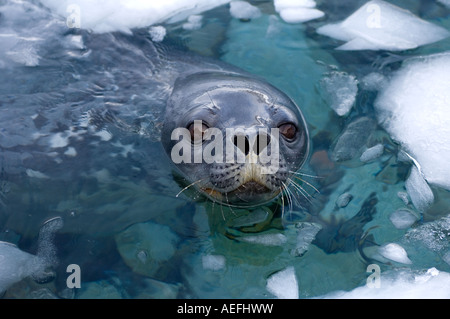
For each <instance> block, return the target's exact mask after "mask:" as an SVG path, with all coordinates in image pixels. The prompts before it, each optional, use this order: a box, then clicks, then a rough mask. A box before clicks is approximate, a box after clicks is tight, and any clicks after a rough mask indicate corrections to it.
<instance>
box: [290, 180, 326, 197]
mask: <svg viewBox="0 0 450 319" xmlns="http://www.w3.org/2000/svg"><path fill="white" fill-rule="evenodd" d="M293 177H294V178H295V179H298V180H299V181H301V182H303V183H305V184H306V185H308V186H309V187H311V188H312V189H314V190H315V191H316V192H317V194H320V191H319V190H318V189H317V188H316V187H315V186H314V185H313V184H311V183H309V182H307V181H305V180H304V179H303V178H300V177H298V176H293ZM290 180H291V181H292V179H290Z"/></svg>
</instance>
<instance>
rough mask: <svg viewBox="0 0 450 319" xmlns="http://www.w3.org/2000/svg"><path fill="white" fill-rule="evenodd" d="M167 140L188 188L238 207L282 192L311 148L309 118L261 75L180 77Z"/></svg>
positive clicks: (168, 114) (168, 110)
mask: <svg viewBox="0 0 450 319" xmlns="http://www.w3.org/2000/svg"><path fill="white" fill-rule="evenodd" d="M162 142H163V145H164V148H165V150H166V152H167V154H168V155H169V156H170V157H171V159H172V161H173V162H174V163H175V165H176V166H177V167H178V168H179V170H180V171H181V172H182V173H183V175H184V176H185V177H186V178H187V180H188V181H189V183H191V186H194V185H195V187H196V188H198V189H199V190H200V191H201V192H202V193H204V194H205V195H206V196H208V197H209V198H211V199H212V200H214V201H217V202H220V203H222V204H225V205H230V206H241V207H248V206H257V205H260V204H262V203H265V202H268V201H270V200H273V199H274V198H275V197H277V196H278V195H279V194H280V192H281V191H282V190H283V188H285V187H287V184H289V177H290V176H291V175H292V174H293V173H294V172H296V171H297V170H298V169H300V167H301V166H302V165H303V163H304V162H305V161H306V158H307V155H308V151H309V136H308V130H307V126H306V123H305V120H304V117H303V115H302V113H301V111H300V109H299V108H298V107H297V105H296V104H295V103H294V102H293V101H292V100H291V99H290V98H289V97H287V96H286V95H285V94H284V93H283V92H281V91H280V90H278V89H276V88H275V87H273V86H272V85H270V84H268V83H266V82H264V81H262V80H259V79H256V78H253V77H251V76H247V75H242V74H239V73H231V72H222V71H208V72H198V73H193V74H189V75H186V76H182V77H180V78H178V79H177V81H176V82H175V85H174V89H173V91H172V94H171V96H170V98H169V99H168V102H167V108H166V115H165V120H164V126H163V129H162Z"/></svg>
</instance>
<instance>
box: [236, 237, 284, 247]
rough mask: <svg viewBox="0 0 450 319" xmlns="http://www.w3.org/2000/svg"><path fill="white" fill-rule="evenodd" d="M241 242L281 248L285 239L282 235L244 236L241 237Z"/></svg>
mask: <svg viewBox="0 0 450 319" xmlns="http://www.w3.org/2000/svg"><path fill="white" fill-rule="evenodd" d="M241 240H242V241H245V242H248V243H253V244H260V245H264V246H281V245H283V244H285V243H286V242H287V238H286V236H284V235H283V234H263V235H253V236H245V237H242V238H241Z"/></svg>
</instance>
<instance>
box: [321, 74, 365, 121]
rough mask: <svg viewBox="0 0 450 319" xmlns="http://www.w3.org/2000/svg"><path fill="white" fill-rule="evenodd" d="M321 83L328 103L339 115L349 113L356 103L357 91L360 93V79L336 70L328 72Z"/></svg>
mask: <svg viewBox="0 0 450 319" xmlns="http://www.w3.org/2000/svg"><path fill="white" fill-rule="evenodd" d="M320 84H321V87H322V94H323V95H324V98H325V100H326V102H327V104H328V105H329V106H330V107H331V108H332V109H333V110H334V111H335V112H336V114H337V115H339V116H344V115H347V114H348V113H349V112H350V110H351V108H352V106H353V104H354V103H355V99H356V93H358V81H357V80H356V78H355V76H353V75H350V74H347V73H345V72H338V71H334V72H331V73H329V74H327V75H326V76H325V77H324V78H323V79H322V80H321V81H320Z"/></svg>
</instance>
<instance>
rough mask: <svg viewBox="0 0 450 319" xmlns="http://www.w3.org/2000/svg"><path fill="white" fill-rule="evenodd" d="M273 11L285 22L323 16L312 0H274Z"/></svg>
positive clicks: (297, 21) (299, 21) (295, 21)
mask: <svg viewBox="0 0 450 319" xmlns="http://www.w3.org/2000/svg"><path fill="white" fill-rule="evenodd" d="M273 4H274V7H275V11H277V12H278V13H279V14H280V17H281V18H282V19H283V20H284V21H285V22H287V23H301V22H306V21H310V20H314V19H318V18H321V17H323V16H324V15H325V14H324V13H323V12H322V11H320V10H318V9H316V8H315V7H316V2H315V1H313V0H299V1H292V0H274V3H273Z"/></svg>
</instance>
